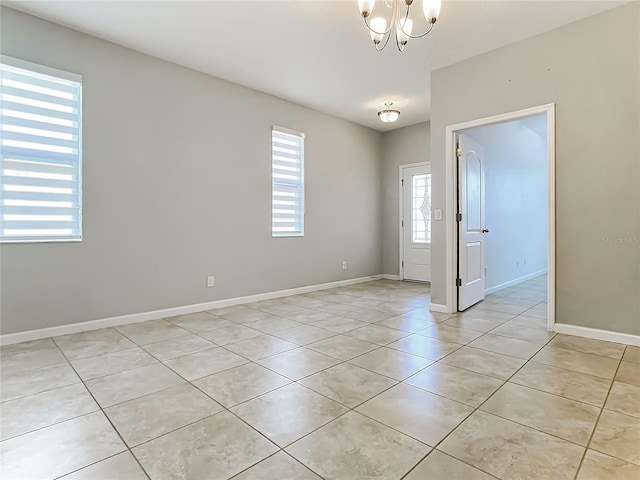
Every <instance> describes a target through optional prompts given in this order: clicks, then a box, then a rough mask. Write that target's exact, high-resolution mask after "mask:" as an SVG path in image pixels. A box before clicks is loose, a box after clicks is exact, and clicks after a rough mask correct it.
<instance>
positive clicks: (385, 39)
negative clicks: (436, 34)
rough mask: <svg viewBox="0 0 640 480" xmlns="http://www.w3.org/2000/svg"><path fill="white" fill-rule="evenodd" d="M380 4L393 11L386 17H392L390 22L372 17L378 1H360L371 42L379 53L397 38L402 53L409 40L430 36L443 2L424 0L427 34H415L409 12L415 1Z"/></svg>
mask: <svg viewBox="0 0 640 480" xmlns="http://www.w3.org/2000/svg"><path fill="white" fill-rule="evenodd" d="M380 3H381V4H382V6H383V7H384V8H386V9H388V10H391V14H390V15H388V14H387V15H386V17H390V18H389V21H387V18H385V17H384V16H376V17H371V14H372V13H373V10H374V7H375V5H376V0H358V9H359V10H360V15H362V18H363V19H364V23H365V25H366V26H367V28H368V29H369V33H370V34H371V40H372V41H373V44H374V46H375V47H376V50H378V51H380V50H383V49H384V48H385V47H386V46H387V44H388V43H389V39H390V38H391V37H392V36H393V37H394V38H395V41H396V46H397V47H398V50H400V51H401V52H402V51H403V50H404V47H405V46H406V45H407V43H408V42H409V39H411V38H420V37H424V36H425V35H427V34H429V32H431V30H432V29H433V26H434V25H435V23H436V21H437V20H438V16H439V15H440V8H441V6H442V0H422V13H423V14H424V18H425V20H426V21H427V25H428V26H427V30H426V31H425V32H422V33H419V34H414V33H413V20H411V18H409V11H410V10H411V6H412V5H413V4H414V0H380Z"/></svg>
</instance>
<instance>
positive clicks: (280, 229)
mask: <svg viewBox="0 0 640 480" xmlns="http://www.w3.org/2000/svg"><path fill="white" fill-rule="evenodd" d="M271 165H272V169H271V187H272V188H271V195H272V196H271V236H273V237H302V236H304V133H300V132H295V131H293V130H287V129H285V128H280V127H273V130H272V131H271Z"/></svg>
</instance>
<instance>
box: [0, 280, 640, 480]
mask: <svg viewBox="0 0 640 480" xmlns="http://www.w3.org/2000/svg"><path fill="white" fill-rule="evenodd" d="M545 289H546V279H545V277H538V278H536V279H533V280H531V281H529V282H527V283H524V284H520V285H518V286H515V287H512V288H509V289H506V290H502V291H500V292H498V293H496V294H493V295H490V296H488V297H487V298H486V299H485V300H484V301H483V302H482V303H480V304H478V305H477V306H475V307H473V308H471V309H470V310H468V311H466V312H464V313H462V314H458V315H445V314H439V313H432V312H429V310H428V306H429V301H430V295H429V288H428V286H426V285H420V284H411V283H401V282H393V281H375V282H369V283H365V284H359V285H354V286H350V287H344V288H336V289H332V290H325V291H321V292H315V293H311V294H306V295H297V296H291V297H286V298H281V299H277V300H268V301H263V302H255V303H251V304H248V305H243V306H236V307H229V308H223V309H218V310H212V311H209V312H201V313H196V314H192V315H181V316H179V317H174V318H167V319H164V320H156V321H150V322H145V323H138V324H134V325H126V326H122V327H117V328H106V329H102V330H96V331H91V332H84V333H79V334H74V335H66V336H63V337H56V338H53V339H51V338H49V339H45V340H37V341H33V342H27V343H23V344H18V345H11V346H6V347H3V348H2V349H1V350H0V352H1V361H0V367H1V369H0V370H1V381H0V400H1V402H2V403H1V404H0V440H1V442H0V455H1V466H0V475H1V476H2V478H3V479H4V480H14V479H20V480H22V479H24V480H34V479H41V478H43V479H45V478H46V479H48V478H50V479H53V478H64V479H66V480H79V479H92V480H111V479H113V480H116V479H118V480H121V479H133V480H136V479H148V478H150V479H152V480H160V479H191V480H198V479H206V480H224V479H230V478H233V479H236V480H258V479H260V480H282V479H293V480H312V479H335V480H358V479H380V480H387V479H388V480H400V479H407V480H423V479H433V480H455V479H461V480H473V479H484V480H488V479H491V478H494V479H495V478H500V479H509V480H512V479H544V480H547V479H570V480H574V479H577V480H600V479H602V480H606V479H614V478H615V479H620V480H625V479H629V480H631V479H633V480H638V479H640V348H636V347H630V346H624V345H619V344H614V343H608V342H601V341H595V340H587V339H583V338H578V337H571V336H566V335H554V334H552V333H548V332H547V331H546V304H545Z"/></svg>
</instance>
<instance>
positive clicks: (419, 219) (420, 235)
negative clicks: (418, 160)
mask: <svg viewBox="0 0 640 480" xmlns="http://www.w3.org/2000/svg"><path fill="white" fill-rule="evenodd" d="M411 182H412V185H411V187H412V188H411V192H412V194H413V198H412V199H411V203H412V205H411V237H412V238H411V242H412V243H431V174H430V173H427V174H423V175H413V176H412V177H411Z"/></svg>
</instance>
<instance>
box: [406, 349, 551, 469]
mask: <svg viewBox="0 0 640 480" xmlns="http://www.w3.org/2000/svg"><path fill="white" fill-rule="evenodd" d="M551 340H552V338H551V339H549V341H548V342H547V343H549V342H550V341H551ZM545 346H546V344H545V345H543V346H542V347H541V348H540V349H542V348H543V347H545ZM452 353H453V352H452ZM443 358H444V357H443ZM529 361H530V360H527V361H525V363H523V364H522V366H520V367H519V368H518V369H517V370H516V371H515V372H513V374H512V375H511V376H510V377H509V378H507V379H506V380H504V381H503V384H502V385H500V387H498V388H497V389H496V390H495V391H494V392H493V393H492V394H491V395H489V396H488V397H487V398H486V399H485V400H484V401H482V402H481V403H480V404H479V405H478V406H477V407H475V408H474V409H473V410H472V411H471V413H469V414H468V415H467V416H466V417H464V419H462V421H460V422H459V423H458V424H457V425H456V426H455V427H454V428H453V429H451V431H450V432H449V433H448V434H447V435H445V436H444V437H443V438H442V439H441V440H440V441H439V442H438V443H436V444H435V445H434V446H433V450H437V449H438V447H439V446H440V445H442V443H444V441H445V440H446V439H447V438H449V436H451V434H453V432H455V431H456V430H457V429H458V428H459V427H460V426H461V425H462V424H463V423H464V422H465V421H467V420H468V419H469V418H470V417H471V416H472V415H473V414H474V413H476V412H477V411H478V410H480V407H481V406H482V405H484V404H485V403H486V402H488V401H489V399H490V398H491V397H493V396H494V395H495V394H496V393H497V392H498V391H499V390H500V389H501V388H502V387H504V386H505V385H506V384H507V383H508V382H509V380H511V379H512V378H513V377H514V376H515V375H516V374H517V373H518V372H519V371H520V370H522V369H523V368H524V367H525V365H527V363H529ZM469 371H471V370H469ZM474 373H477V372H474ZM499 380H502V379H499ZM480 411H483V410H480ZM496 416H497V415H496ZM499 418H502V417H499ZM504 420H507V421H512V420H508V419H504ZM513 423H516V424H517V423H518V422H513ZM519 425H521V424H519ZM523 426H524V427H526V428H532V427H528V426H526V425H523ZM533 430H536V429H533ZM542 433H545V432H542ZM547 435H549V434H547ZM433 450H432V451H433ZM438 451H439V452H440V451H441V450H438ZM430 453H431V452H430ZM442 453H446V452H442ZM427 456H428V455H427ZM450 456H451V457H452V458H455V459H456V460H458V461H460V462H462V463H464V464H466V465H469V466H471V467H473V468H476V469H478V470H480V471H482V472H484V473H489V472H485V471H484V470H482V469H481V468H478V467H477V466H475V465H471V464H469V463H467V462H465V461H464V460H461V459H459V458H457V457H454V456H452V455H450ZM425 458H426V457H425ZM421 462H422V460H421ZM419 464H420V462H419V463H418V464H416V465H414V467H413V468H412V469H411V470H410V471H409V472H407V474H406V475H405V476H403V477H402V478H405V477H406V476H407V475H409V474H410V473H411V472H412V471H413V470H414V469H415V468H416V467H417V466H418V465H419ZM490 475H491V476H494V475H493V474H490ZM401 480H402V479H401Z"/></svg>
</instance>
